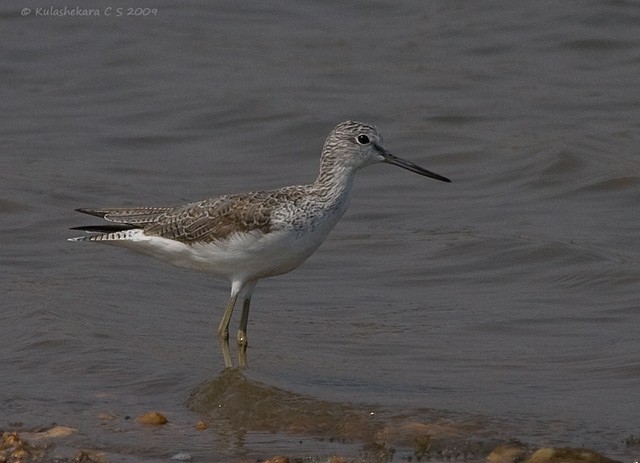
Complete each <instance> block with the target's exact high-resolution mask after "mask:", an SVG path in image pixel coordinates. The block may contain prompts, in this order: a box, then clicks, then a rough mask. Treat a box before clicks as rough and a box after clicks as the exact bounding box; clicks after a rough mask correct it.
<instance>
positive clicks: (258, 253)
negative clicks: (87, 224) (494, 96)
mask: <svg viewBox="0 0 640 463" xmlns="http://www.w3.org/2000/svg"><path fill="white" fill-rule="evenodd" d="M328 225H330V226H328ZM331 228H333V224H323V226H320V227H317V228H315V229H313V230H305V231H304V232H299V231H296V230H294V229H285V230H276V231H271V232H269V233H266V234H265V233H262V232H259V231H255V232H250V233H244V234H239V233H238V234H233V235H231V236H230V237H229V238H227V239H225V240H221V241H216V242H212V243H191V244H186V243H182V242H179V241H175V240H171V239H167V238H162V237H159V236H153V235H151V236H149V235H145V234H144V233H143V232H142V230H139V231H138V230H136V233H131V234H130V235H129V237H128V239H126V240H117V241H103V243H105V244H110V245H114V246H118V247H124V248H128V249H131V250H133V251H137V252H140V253H144V254H147V255H150V256H153V257H156V258H158V259H160V260H163V261H165V262H169V263H171V264H173V265H176V266H179V267H184V268H189V269H193V270H198V271H203V272H209V273H212V274H214V275H216V276H218V277H220V278H226V279H230V280H233V279H237V278H242V279H257V278H264V277H268V276H274V275H280V274H283V273H287V272H289V271H291V270H293V269H294V268H296V267H298V266H299V265H300V264H302V263H303V262H304V261H305V260H306V259H307V258H308V257H309V256H310V255H311V254H313V252H314V251H315V250H316V249H317V248H318V247H319V246H320V244H322V241H324V239H325V238H326V236H327V234H328V233H329V231H330V230H331Z"/></svg>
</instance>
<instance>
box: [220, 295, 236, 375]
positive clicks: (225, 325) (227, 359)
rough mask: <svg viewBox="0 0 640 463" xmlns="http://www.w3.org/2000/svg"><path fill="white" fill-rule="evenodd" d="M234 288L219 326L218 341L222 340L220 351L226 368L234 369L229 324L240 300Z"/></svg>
mask: <svg viewBox="0 0 640 463" xmlns="http://www.w3.org/2000/svg"><path fill="white" fill-rule="evenodd" d="M233 289H235V288H232V291H231V297H230V298H229V303H228V304H227V308H226V309H225V310H224V315H222V320H220V325H218V339H219V340H220V349H222V356H223V357H224V366H225V367H226V368H233V362H232V361H231V353H230V352H229V322H230V321H231V315H232V314H233V308H234V307H235V305H236V299H237V298H238V291H234V290H233Z"/></svg>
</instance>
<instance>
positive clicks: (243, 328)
mask: <svg viewBox="0 0 640 463" xmlns="http://www.w3.org/2000/svg"><path fill="white" fill-rule="evenodd" d="M250 304H251V296H245V298H244V302H243V303H242V317H241V318H240V329H239V330H238V365H239V366H240V368H247V345H248V340H247V323H248V322H249V305H250Z"/></svg>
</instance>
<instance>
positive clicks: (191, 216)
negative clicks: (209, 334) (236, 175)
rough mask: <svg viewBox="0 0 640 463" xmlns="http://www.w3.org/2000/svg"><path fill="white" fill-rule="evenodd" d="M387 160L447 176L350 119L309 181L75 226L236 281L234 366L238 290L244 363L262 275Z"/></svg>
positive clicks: (322, 233) (298, 253)
mask: <svg viewBox="0 0 640 463" xmlns="http://www.w3.org/2000/svg"><path fill="white" fill-rule="evenodd" d="M378 162H386V163H390V164H394V165H397V166H400V167H403V168H405V169H408V170H410V171H412V172H416V173H418V174H420V175H424V176H427V177H431V178H435V179H438V180H441V181H447V182H448V181H449V180H448V179H447V178H445V177H442V176H440V175H438V174H434V173H433V172H430V171H428V170H425V169H423V168H421V167H419V166H417V165H415V164H413V163H410V162H408V161H404V160H402V159H399V158H397V157H395V156H393V155H392V154H390V153H389V152H387V151H386V150H385V149H384V148H383V147H382V135H381V134H380V132H379V131H378V129H377V128H375V127H373V126H371V125H368V124H364V123H360V122H352V121H347V122H343V123H341V124H338V125H337V126H336V127H335V128H334V129H333V130H332V131H331V133H330V134H329V136H328V137H327V140H326V141H325V144H324V148H323V151H322V157H321V162H320V174H319V175H318V178H317V179H316V181H315V182H314V183H312V184H309V185H302V186H288V187H284V188H280V189H277V190H270V191H260V192H253V193H244V194H233V195H225V196H221V197H217V198H212V199H205V200H202V201H198V202H194V203H190V204H186V205H183V206H176V207H136V208H100V209H77V210H78V211H79V212H83V213H86V214H90V215H94V216H97V217H101V218H103V219H104V220H106V221H108V222H110V224H108V225H88V226H83V227H76V228H75V229H79V230H85V231H87V232H90V233H92V234H90V235H87V236H83V237H79V238H72V239H71V240H73V241H95V242H99V243H103V244H109V245H113V246H119V247H125V248H129V249H132V250H134V251H137V252H142V253H145V254H149V255H152V256H154V257H157V258H159V259H161V260H164V261H167V262H170V263H172V264H174V265H177V266H181V267H187V268H192V269H195V270H201V271H206V272H210V273H213V274H214V275H216V276H218V277H221V278H226V279H228V280H230V281H231V297H230V300H229V303H228V304H227V308H226V310H225V313H224V316H223V318H222V321H221V323H220V325H219V327H218V334H219V336H220V342H221V346H222V350H223V354H224V359H225V365H226V366H227V367H229V366H232V362H231V357H230V354H229V349H228V333H229V332H228V327H229V320H230V318H231V314H232V312H233V309H234V307H235V304H236V300H237V298H238V297H240V296H242V298H243V313H242V318H241V321H240V330H239V331H238V344H239V358H240V365H241V366H245V365H246V356H245V352H246V347H247V339H246V328H247V322H248V312H249V304H250V300H251V295H252V293H253V289H254V288H255V285H256V283H257V281H258V280H259V279H260V278H264V277H269V276H274V275H280V274H283V273H286V272H289V271H291V270H293V269H294V268H296V267H297V266H299V265H300V264H301V263H302V262H304V261H305V260H306V259H307V258H308V257H309V256H310V255H311V254H312V253H313V252H314V251H315V250H316V249H317V248H318V246H320V244H321V243H322V242H323V241H324V239H325V237H326V236H327V234H328V233H329V232H330V231H331V229H332V228H333V227H334V225H335V224H336V223H337V222H338V220H339V219H340V217H342V215H343V214H344V211H345V210H346V208H347V205H348V201H349V197H350V194H351V187H352V185H353V178H354V174H355V172H356V171H357V170H358V169H359V168H361V167H365V166H367V165H370V164H374V163H378Z"/></svg>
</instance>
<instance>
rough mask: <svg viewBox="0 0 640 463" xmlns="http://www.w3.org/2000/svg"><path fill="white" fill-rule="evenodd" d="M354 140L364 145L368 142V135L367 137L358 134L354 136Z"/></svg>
mask: <svg viewBox="0 0 640 463" xmlns="http://www.w3.org/2000/svg"><path fill="white" fill-rule="evenodd" d="M356 141H357V142H358V143H360V144H361V145H366V144H368V143H369V141H370V140H369V137H367V136H366V135H358V137H357V138H356Z"/></svg>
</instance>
